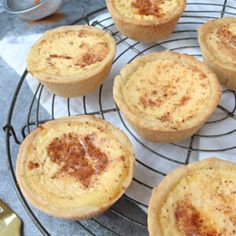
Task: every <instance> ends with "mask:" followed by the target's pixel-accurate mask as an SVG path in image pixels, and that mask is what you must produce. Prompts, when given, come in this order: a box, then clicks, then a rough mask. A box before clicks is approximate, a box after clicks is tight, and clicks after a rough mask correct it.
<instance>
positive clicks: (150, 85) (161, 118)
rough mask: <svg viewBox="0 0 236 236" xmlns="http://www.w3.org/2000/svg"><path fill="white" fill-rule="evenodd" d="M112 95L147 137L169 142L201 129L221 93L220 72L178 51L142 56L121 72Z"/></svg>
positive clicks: (138, 130)
mask: <svg viewBox="0 0 236 236" xmlns="http://www.w3.org/2000/svg"><path fill="white" fill-rule="evenodd" d="M113 96H114V99H115V101H116V103H117V106H118V107H119V108H120V110H121V112H122V113H123V114H124V116H125V118H126V119H127V121H128V122H129V123H130V125H131V126H132V127H133V128H134V129H135V130H136V132H137V133H139V134H140V135H141V136H143V137H144V138H145V139H147V140H150V141H153V142H160V143H170V142H175V141H181V140H184V139H186V138H188V137H190V136H191V135H193V134H194V133H196V132H197V131H198V130H199V129H200V128H201V127H202V126H203V124H204V123H205V121H206V120H207V119H208V118H209V116H210V115H211V114H212V113H213V111H214V110H215V109H216V106H217V105H218V103H219V101H220V97H221V90H220V85H219V82H218V80H217V78H216V75H215V74H214V73H213V72H212V71H211V70H210V69H209V68H208V67H207V66H206V65H204V64H203V63H202V62H200V61H198V60H197V59H195V58H194V57H192V56H190V55H187V54H179V53H174V52H169V51H166V52H161V53H152V54H149V55H145V56H140V57H138V58H137V59H135V60H134V61H133V62H131V63H130V64H128V65H126V66H125V67H124V68H123V69H122V70H121V72H120V74H119V75H117V76H116V78H115V82H114V87H113Z"/></svg>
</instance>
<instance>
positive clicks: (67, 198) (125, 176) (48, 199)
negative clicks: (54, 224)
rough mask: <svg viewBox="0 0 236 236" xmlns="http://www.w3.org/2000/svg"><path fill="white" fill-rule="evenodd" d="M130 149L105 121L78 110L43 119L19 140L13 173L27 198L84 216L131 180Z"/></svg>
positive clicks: (47, 208)
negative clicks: (47, 120)
mask: <svg viewBox="0 0 236 236" xmlns="http://www.w3.org/2000/svg"><path fill="white" fill-rule="evenodd" d="M133 174H134V152H133V148H132V144H131V142H130V141H129V139H128V138H127V136H126V135H125V134H124V133H123V132H122V131H120V130H119V129H117V128H115V127H114V126H112V125H111V124H110V123H108V122H106V121H104V120H102V119H99V118H96V117H94V116H88V115H81V116H77V117H69V118H61V119H57V120H53V121H49V122H46V123H45V124H43V125H41V126H40V127H39V128H37V129H36V130H34V131H33V132H31V133H30V134H29V135H28V136H27V137H26V139H25V140H24V141H23V143H22V144H21V147H20V150H19V154H18V157H17V166H16V175H17V181H18V183H19V186H20V189H21V190H22V193H23V195H24V196H25V197H26V199H27V200H28V201H29V202H30V203H31V204H32V205H34V206H35V207H36V208H38V209H40V210H42V211H43V212H45V213H48V214H50V215H52V216H55V217H61V218H65V219H77V220H79V219H86V218H90V217H92V216H95V215H98V214H100V213H102V212H103V211H105V210H106V209H107V208H109V207H110V206H111V205H112V204H113V203H114V202H115V201H116V200H118V199H119V198H120V197H121V195H122V194H123V193H124V191H125V190H126V188H127V187H128V186H129V185H130V183H131V181H132V177H133Z"/></svg>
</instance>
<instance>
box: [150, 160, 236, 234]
mask: <svg viewBox="0 0 236 236" xmlns="http://www.w3.org/2000/svg"><path fill="white" fill-rule="evenodd" d="M235 212H236V164H233V163H231V162H228V161H222V160H220V159H217V158H209V159H206V160H203V161H199V162H195V163H192V164H190V165H188V166H184V167H180V168H178V169H176V170H174V171H173V172H172V173H170V174H168V175H167V176H166V177H165V178H164V179H163V181H162V182H161V183H160V185H159V186H158V187H156V188H155V189H154V190H153V192H152V196H151V200H150V202H149V207H148V231H149V233H150V236H157V235H158V236H188V235H189V236H190V235H192V236H193V235H196V236H220V235H222V236H235V235H236V214H235Z"/></svg>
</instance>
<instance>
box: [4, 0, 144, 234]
mask: <svg viewBox="0 0 236 236" xmlns="http://www.w3.org/2000/svg"><path fill="white" fill-rule="evenodd" d="M0 3H1V1H0ZM103 6H105V2H104V1H103V0H79V1H78V0H64V3H63V5H62V7H61V9H60V12H61V13H63V14H64V15H65V17H64V18H63V19H62V20H60V21H58V22H56V23H55V24H33V25H29V24H27V23H26V22H24V21H22V20H20V19H19V18H18V17H16V16H14V15H9V14H7V13H6V12H1V13H0V40H1V39H2V38H4V37H6V36H12V35H27V34H32V33H36V32H43V31H45V30H47V29H50V28H54V27H56V26H60V25H66V24H70V23H71V22H73V21H74V20H76V19H78V18H79V17H80V16H82V15H83V14H84V13H88V12H91V11H93V10H95V9H98V8H100V7H103ZM18 81H19V75H17V74H16V72H15V71H14V70H13V69H12V68H10V67H9V66H8V65H7V64H6V63H5V62H4V61H3V60H2V59H1V58H0V111H1V113H0V127H3V126H4V125H5V124H6V119H7V113H8V110H9V106H10V102H11V100H12V96H13V94H14V91H15V88H16V86H17V83H18ZM21 90H22V91H21V92H22V93H24V94H25V96H21V98H20V101H18V102H19V103H20V104H21V105H22V106H24V104H27V102H28V98H29V97H32V94H31V90H30V89H29V88H28V86H27V85H24V86H23V88H22V89H21ZM42 112H43V113H45V114H44V116H47V114H46V111H44V110H43V109H42ZM15 114H17V122H16V124H18V123H19V126H20V123H21V120H22V119H24V117H25V115H24V114H22V111H21V106H18V107H17V108H16V110H15ZM18 121H19V122H18ZM16 128H17V127H16ZM18 148H19V146H17V145H14V146H13V147H12V149H11V152H12V157H13V159H14V160H15V158H16V155H17V151H18ZM0 153H1V156H0V158H1V164H0V181H1V182H0V198H1V199H2V200H3V201H4V202H6V203H7V204H8V205H9V206H10V207H11V208H12V209H13V210H14V211H15V212H16V213H17V214H18V215H19V217H20V218H21V219H22V221H23V225H24V226H23V235H26V236H31V235H34V236H36V235H41V233H40V232H39V230H38V229H37V227H36V226H35V224H34V223H33V222H32V220H31V219H30V217H29V216H28V214H27V213H26V211H25V210H24V208H23V206H22V204H21V203H20V201H19V199H18V197H17V195H16V192H15V191H14V187H13V184H12V181H11V178H10V175H9V171H8V164H7V158H6V157H7V156H6V147H5V133H4V132H3V131H2V129H1V131H0ZM128 205H129V203H126V202H125V201H123V200H121V201H120V202H119V203H118V205H117V207H123V208H124V209H126V208H128ZM127 210H128V209H127ZM129 211H130V214H133V215H136V217H138V215H139V212H138V211H139V210H137V209H136V210H135V209H132V210H129ZM34 212H35V214H36V216H37V217H38V218H39V219H40V221H41V223H42V224H43V225H44V226H45V227H46V229H47V230H48V231H49V232H50V234H52V235H91V233H89V232H88V231H86V230H85V229H84V228H83V227H82V226H81V225H79V224H78V223H77V222H74V221H65V220H61V219H55V218H53V217H49V216H47V215H45V214H43V213H41V212H39V211H37V210H35V209H34ZM132 212H133V213H132ZM139 217H141V218H140V220H141V221H145V220H146V219H145V216H144V217H143V218H142V215H140V216H139ZM98 221H99V222H102V223H103V224H104V225H105V226H106V227H107V228H110V229H113V230H108V229H106V227H104V226H103V227H101V225H100V224H99V223H98V222H96V221H83V225H84V226H86V227H87V228H89V229H90V231H91V232H93V234H95V235H117V234H119V235H147V232H146V229H143V228H142V227H141V228H138V227H133V226H132V225H126V224H124V222H122V221H119V220H118V219H117V216H113V215H112V213H111V212H108V213H106V214H104V215H103V216H101V217H100V218H99V220H98ZM112 231H113V232H112Z"/></svg>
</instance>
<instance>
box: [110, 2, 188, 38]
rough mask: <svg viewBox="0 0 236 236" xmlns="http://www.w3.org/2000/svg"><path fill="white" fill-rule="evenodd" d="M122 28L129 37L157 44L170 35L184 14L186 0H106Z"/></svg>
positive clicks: (116, 21) (120, 28)
mask: <svg viewBox="0 0 236 236" xmlns="http://www.w3.org/2000/svg"><path fill="white" fill-rule="evenodd" d="M106 4H107V8H108V10H109V12H110V14H111V16H112V18H113V20H114V22H115V24H116V26H117V28H118V29H119V31H120V32H121V33H122V34H124V35H127V36H128V37H129V38H131V39H134V40H137V41H140V42H144V43H154V42H156V41H157V40H160V39H165V38H167V37H168V36H169V35H170V34H171V32H172V31H173V30H174V28H175V26H176V24H177V21H178V19H179V18H180V16H181V15H182V13H183V11H184V8H185V5H186V1H185V0H163V1H151V0H106Z"/></svg>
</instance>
